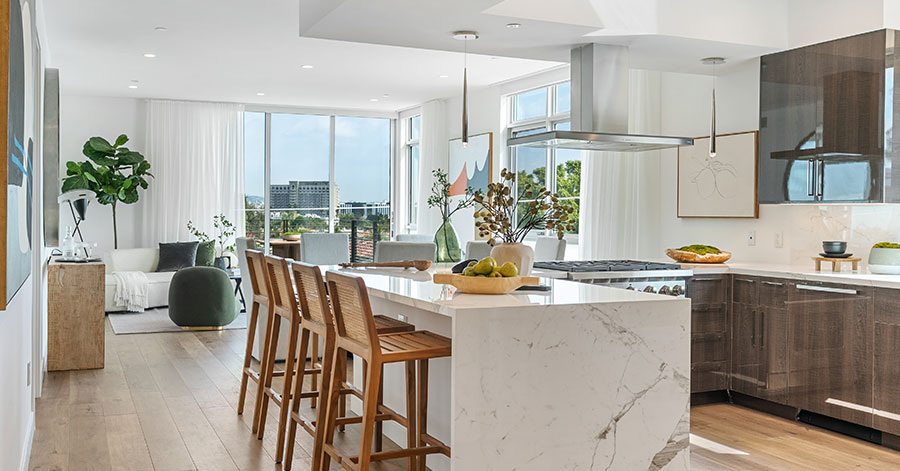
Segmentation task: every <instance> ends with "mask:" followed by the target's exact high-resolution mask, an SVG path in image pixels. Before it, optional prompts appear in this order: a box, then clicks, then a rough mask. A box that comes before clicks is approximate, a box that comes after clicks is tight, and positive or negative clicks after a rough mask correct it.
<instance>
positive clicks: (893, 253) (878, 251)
mask: <svg viewBox="0 0 900 471" xmlns="http://www.w3.org/2000/svg"><path fill="white" fill-rule="evenodd" d="M869 271H871V272H872V273H878V274H883V275H900V244H896V243H893V242H879V243H877V244H875V245H874V246H872V251H871V252H869Z"/></svg>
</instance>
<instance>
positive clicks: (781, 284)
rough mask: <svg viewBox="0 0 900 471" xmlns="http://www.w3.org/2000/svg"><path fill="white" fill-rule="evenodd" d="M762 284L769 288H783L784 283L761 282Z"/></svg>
mask: <svg viewBox="0 0 900 471" xmlns="http://www.w3.org/2000/svg"><path fill="white" fill-rule="evenodd" d="M763 284H765V285H769V286H784V283H777V282H774V281H763Z"/></svg>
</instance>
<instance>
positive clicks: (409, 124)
mask: <svg viewBox="0 0 900 471" xmlns="http://www.w3.org/2000/svg"><path fill="white" fill-rule="evenodd" d="M415 118H418V119H419V136H417V137H413V133H412V129H413V120H414V119H415ZM421 137H422V114H421V113H418V114H414V115H412V116H408V117H406V118H403V138H404V142H403V156H404V158H405V159H406V160H405V162H404V164H403V166H404V168H405V169H406V186H407V191H406V198H407V201H406V223H405V224H406V229H407V231H411V230H413V229H414V228H416V227H417V224H418V215H417V212H418V207H417V205H418V203H419V192H420V191H421V188H420V187H421V182H418V177H419V176H418V175H417V173H418V172H413V149H414V148H417V149H418V150H419V155H418V156H417V157H416V160H417V163H418V164H419V165H421V162H422V146H421V145H420V144H421Z"/></svg>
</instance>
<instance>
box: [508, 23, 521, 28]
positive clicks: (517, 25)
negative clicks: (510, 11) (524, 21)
mask: <svg viewBox="0 0 900 471" xmlns="http://www.w3.org/2000/svg"><path fill="white" fill-rule="evenodd" d="M521 26H522V25H521V24H519V23H507V25H506V27H507V28H511V29H516V28H520V27H521Z"/></svg>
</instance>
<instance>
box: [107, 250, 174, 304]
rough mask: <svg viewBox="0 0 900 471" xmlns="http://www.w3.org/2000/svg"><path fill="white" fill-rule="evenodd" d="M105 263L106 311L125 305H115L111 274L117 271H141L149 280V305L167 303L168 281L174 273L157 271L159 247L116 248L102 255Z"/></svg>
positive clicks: (113, 280)
mask: <svg viewBox="0 0 900 471" xmlns="http://www.w3.org/2000/svg"><path fill="white" fill-rule="evenodd" d="M103 262H104V263H105V264H106V312H115V311H124V310H125V306H117V305H116V302H115V297H116V280H115V278H114V277H113V276H112V273H113V272H117V271H142V272H144V273H146V274H147V278H148V279H149V280H150V291H149V294H148V297H149V301H150V306H149V307H151V308H152V307H160V306H168V305H169V283H171V281H172V277H173V276H174V275H175V272H174V271H168V272H157V271H156V266H157V265H158V264H159V249H158V248H155V249H118V250H113V251H112V252H109V253H107V254H106V255H104V256H103Z"/></svg>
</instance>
